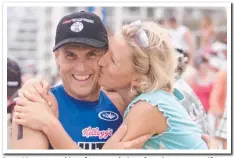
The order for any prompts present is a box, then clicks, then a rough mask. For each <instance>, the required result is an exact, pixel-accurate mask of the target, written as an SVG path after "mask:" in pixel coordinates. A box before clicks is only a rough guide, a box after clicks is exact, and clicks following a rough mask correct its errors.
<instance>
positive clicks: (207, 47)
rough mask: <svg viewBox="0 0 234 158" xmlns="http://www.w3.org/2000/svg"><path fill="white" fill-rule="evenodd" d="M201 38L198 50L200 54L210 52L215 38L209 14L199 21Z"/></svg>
mask: <svg viewBox="0 0 234 158" xmlns="http://www.w3.org/2000/svg"><path fill="white" fill-rule="evenodd" d="M200 31H201V39H200V51H201V54H202V55H204V54H207V53H211V45H212V43H213V42H214V39H215V26H214V24H213V22H212V19H211V18H210V17H209V16H204V17H203V18H202V20H201V23H200Z"/></svg>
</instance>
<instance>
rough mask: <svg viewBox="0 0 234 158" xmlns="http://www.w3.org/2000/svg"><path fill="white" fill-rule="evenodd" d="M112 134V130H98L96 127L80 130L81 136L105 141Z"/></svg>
mask: <svg viewBox="0 0 234 158" xmlns="http://www.w3.org/2000/svg"><path fill="white" fill-rule="evenodd" d="M112 134H113V129H110V128H108V129H107V130H99V128H98V127H95V128H91V127H90V126H89V127H87V128H85V129H83V130H82V136H83V137H86V138H89V137H99V139H107V138H108V137H109V136H110V137H111V136H112Z"/></svg>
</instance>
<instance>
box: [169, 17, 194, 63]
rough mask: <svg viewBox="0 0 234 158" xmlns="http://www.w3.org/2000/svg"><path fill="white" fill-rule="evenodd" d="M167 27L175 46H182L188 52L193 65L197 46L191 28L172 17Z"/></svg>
mask: <svg viewBox="0 0 234 158" xmlns="http://www.w3.org/2000/svg"><path fill="white" fill-rule="evenodd" d="M167 25H168V29H169V33H170V36H171V39H172V43H173V45H174V46H181V48H183V49H184V50H185V51H187V52H188V53H189V59H190V60H189V64H192V61H193V56H194V51H195V50H194V49H195V46H194V41H193V37H192V34H191V32H190V30H189V28H187V27H186V26H184V25H180V24H178V23H177V20H176V18H175V17H170V18H169V19H168V21H167ZM177 48H178V47H177Z"/></svg>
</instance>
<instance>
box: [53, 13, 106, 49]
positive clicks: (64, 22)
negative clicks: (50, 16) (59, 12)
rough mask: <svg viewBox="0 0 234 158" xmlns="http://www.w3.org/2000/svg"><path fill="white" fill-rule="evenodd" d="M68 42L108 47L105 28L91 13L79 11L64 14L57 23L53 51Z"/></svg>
mask: <svg viewBox="0 0 234 158" xmlns="http://www.w3.org/2000/svg"><path fill="white" fill-rule="evenodd" d="M68 43H79V44H84V45H88V46H92V47H95V48H108V36H107V30H106V28H105V26H104V25H103V23H102V21H101V19H100V18H99V17H98V16H97V15H95V14H93V13H89V12H85V11H81V12H76V13H73V14H70V15H66V16H64V17H63V18H62V19H61V20H60V22H59V23H58V26H57V30H56V37H55V46H54V48H53V51H56V50H57V49H58V48H59V47H61V46H63V45H65V44H68Z"/></svg>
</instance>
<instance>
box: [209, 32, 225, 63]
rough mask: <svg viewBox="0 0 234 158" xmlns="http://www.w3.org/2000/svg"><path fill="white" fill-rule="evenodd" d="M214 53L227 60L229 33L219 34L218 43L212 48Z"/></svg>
mask: <svg viewBox="0 0 234 158" xmlns="http://www.w3.org/2000/svg"><path fill="white" fill-rule="evenodd" d="M211 49H212V52H213V53H214V54H216V55H217V56H218V57H219V58H220V59H221V60H223V61H226V60H227V33H226V32H223V31H221V32H219V33H217V36H216V41H215V42H214V43H213V44H212V46H211Z"/></svg>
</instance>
